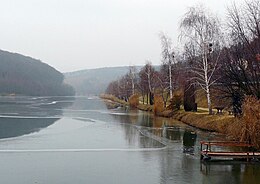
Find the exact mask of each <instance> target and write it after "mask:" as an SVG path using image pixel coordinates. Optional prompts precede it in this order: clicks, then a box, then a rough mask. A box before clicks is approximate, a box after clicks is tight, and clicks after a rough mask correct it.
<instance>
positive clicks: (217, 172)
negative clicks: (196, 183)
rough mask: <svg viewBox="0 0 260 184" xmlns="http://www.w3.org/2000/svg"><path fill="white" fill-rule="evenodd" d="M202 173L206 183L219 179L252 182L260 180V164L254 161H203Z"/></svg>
mask: <svg viewBox="0 0 260 184" xmlns="http://www.w3.org/2000/svg"><path fill="white" fill-rule="evenodd" d="M201 173H202V174H203V182H204V183H210V182H214V181H216V180H217V181H218V183H243V184H252V183H258V182H259V181H260V165H259V164H252V163H237V162H234V161H228V162H203V163H201ZM218 176H221V177H218Z"/></svg>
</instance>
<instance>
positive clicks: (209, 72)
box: [180, 6, 221, 114]
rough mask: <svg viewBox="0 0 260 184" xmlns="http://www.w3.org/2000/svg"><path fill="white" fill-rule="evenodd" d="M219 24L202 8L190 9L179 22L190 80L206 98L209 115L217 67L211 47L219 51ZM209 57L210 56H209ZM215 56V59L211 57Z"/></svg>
mask: <svg viewBox="0 0 260 184" xmlns="http://www.w3.org/2000/svg"><path fill="white" fill-rule="evenodd" d="M220 27H221V26H220V23H219V21H218V19H217V17H214V16H213V15H210V14H209V13H207V12H206V11H205V9H204V8H203V7H202V6H198V7H191V8H190V9H189V10H188V12H187V13H186V14H185V15H184V18H183V19H182V21H181V24H180V28H181V35H180V38H181V39H182V40H184V41H185V42H186V44H185V48H186V51H189V54H191V55H192V58H193V61H192V62H193V63H192V66H191V68H190V69H191V71H192V73H193V74H194V77H193V78H192V79H193V80H194V81H195V82H196V83H197V84H198V85H199V86H200V87H201V88H202V89H203V90H204V91H205V92H206V96H207V102H208V109H209V114H212V104H211V103H212V102H211V90H210V89H211V86H212V85H213V84H214V83H215V82H216V81H217V79H216V78H214V73H215V71H216V69H217V66H218V58H219V54H213V46H214V49H216V50H215V51H214V52H215V53H216V52H217V51H219V49H217V48H218V47H220V43H221V42H220V41H221V31H220ZM210 55H211V56H210ZM212 56H216V57H212Z"/></svg>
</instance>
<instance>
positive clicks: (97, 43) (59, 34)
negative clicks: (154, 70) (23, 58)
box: [0, 0, 242, 72]
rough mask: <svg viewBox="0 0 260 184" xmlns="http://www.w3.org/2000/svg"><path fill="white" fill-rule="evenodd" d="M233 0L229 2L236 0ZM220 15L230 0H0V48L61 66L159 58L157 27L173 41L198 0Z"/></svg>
mask: <svg viewBox="0 0 260 184" xmlns="http://www.w3.org/2000/svg"><path fill="white" fill-rule="evenodd" d="M241 1H242V0H236V1H235V2H241ZM198 2H200V3H203V4H205V7H207V8H209V9H210V10H212V12H213V13H216V14H218V15H220V16H222V17H224V16H223V15H224V14H225V12H226V10H225V9H226V6H227V5H229V4H230V3H231V2H233V1H232V0H204V1H199V0H179V1H177V0H0V3H1V6H0V22H1V31H0V49H3V50H7V51H10V52H17V53H20V54H23V55H27V56H31V57H33V58H36V59H40V60H41V61H43V62H45V63H48V64H49V65H51V66H53V67H55V68H56V69H57V70H59V71H61V72H69V71H76V70H82V69H87V68H99V67H107V66H125V65H143V64H144V63H145V60H148V59H149V60H151V62H152V63H153V64H160V61H161V59H160V57H161V56H160V52H161V48H160V40H159V37H158V33H159V32H161V31H162V32H165V33H167V34H168V35H169V36H170V37H171V38H172V39H173V40H174V45H176V46H177V45H178V42H177V37H178V34H179V31H178V25H179V22H180V19H181V17H182V16H183V14H184V13H185V12H186V11H187V7H190V6H193V5H196V4H198Z"/></svg>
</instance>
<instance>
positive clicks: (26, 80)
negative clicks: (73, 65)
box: [0, 50, 74, 96]
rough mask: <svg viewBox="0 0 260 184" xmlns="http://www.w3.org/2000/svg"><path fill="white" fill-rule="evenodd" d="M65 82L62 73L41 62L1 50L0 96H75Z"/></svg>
mask: <svg viewBox="0 0 260 184" xmlns="http://www.w3.org/2000/svg"><path fill="white" fill-rule="evenodd" d="M63 80H64V76H63V74H62V73H60V72H59V71H57V70H56V69H54V68H53V67H51V66H49V65H47V64H45V63H43V62H41V61H40V60H36V59H33V58H31V57H27V56H23V55H21V54H17V53H10V52H7V51H3V50H0V94H13V93H14V94H20V95H32V96H61V95H73V94H74V90H73V88H72V87H71V86H69V85H67V84H64V83H63Z"/></svg>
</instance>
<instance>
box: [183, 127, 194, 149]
mask: <svg viewBox="0 0 260 184" xmlns="http://www.w3.org/2000/svg"><path fill="white" fill-rule="evenodd" d="M196 138H197V134H196V132H194V131H191V130H188V129H185V131H184V134H183V153H190V154H194V146H195V143H196Z"/></svg>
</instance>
